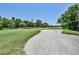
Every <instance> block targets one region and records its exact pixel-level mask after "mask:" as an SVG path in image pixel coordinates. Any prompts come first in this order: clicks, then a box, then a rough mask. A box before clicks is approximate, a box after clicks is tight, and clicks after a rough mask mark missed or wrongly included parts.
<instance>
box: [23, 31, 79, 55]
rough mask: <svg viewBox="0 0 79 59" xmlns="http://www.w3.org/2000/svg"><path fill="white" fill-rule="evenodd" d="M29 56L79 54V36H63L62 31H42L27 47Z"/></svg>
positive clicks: (25, 49)
mask: <svg viewBox="0 0 79 59" xmlns="http://www.w3.org/2000/svg"><path fill="white" fill-rule="evenodd" d="M24 51H25V52H26V54H29V55H64V54H65V55H70V54H71V55H72V54H74V55H75V54H79V36H75V35H67V34H62V33H61V30H42V31H41V32H40V33H39V34H37V35H36V36H34V37H32V38H31V39H30V40H29V41H28V42H27V44H26V45H25V48H24Z"/></svg>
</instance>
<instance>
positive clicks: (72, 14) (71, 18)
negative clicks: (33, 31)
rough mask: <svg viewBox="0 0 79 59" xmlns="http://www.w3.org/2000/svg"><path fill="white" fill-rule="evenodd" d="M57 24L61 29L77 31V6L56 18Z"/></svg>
mask: <svg viewBox="0 0 79 59" xmlns="http://www.w3.org/2000/svg"><path fill="white" fill-rule="evenodd" d="M58 23H59V24H61V26H62V28H64V29H70V30H77V31H79V4H74V5H72V6H70V7H69V8H68V9H67V10H66V11H65V12H64V13H63V14H62V15H61V17H59V18H58Z"/></svg>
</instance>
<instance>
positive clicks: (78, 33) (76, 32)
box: [62, 29, 79, 36]
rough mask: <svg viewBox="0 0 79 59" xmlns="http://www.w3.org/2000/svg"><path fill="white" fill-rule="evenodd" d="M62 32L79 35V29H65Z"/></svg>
mask: <svg viewBox="0 0 79 59" xmlns="http://www.w3.org/2000/svg"><path fill="white" fill-rule="evenodd" d="M62 33H65V34H72V35H78V36H79V31H73V30H66V29H65V30H63V31H62Z"/></svg>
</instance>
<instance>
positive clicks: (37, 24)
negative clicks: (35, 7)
mask: <svg viewBox="0 0 79 59" xmlns="http://www.w3.org/2000/svg"><path fill="white" fill-rule="evenodd" d="M36 27H42V21H41V20H40V19H38V20H36Z"/></svg>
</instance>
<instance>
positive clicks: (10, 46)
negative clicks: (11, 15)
mask: <svg viewBox="0 0 79 59" xmlns="http://www.w3.org/2000/svg"><path fill="white" fill-rule="evenodd" d="M39 32H40V30H39V29H13V30H12V29H9V30H0V54H1V55H5V54H24V51H23V48H24V44H25V43H26V42H27V41H28V39H29V38H30V37H32V36H33V35H35V34H37V33H39Z"/></svg>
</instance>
